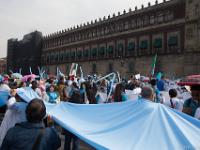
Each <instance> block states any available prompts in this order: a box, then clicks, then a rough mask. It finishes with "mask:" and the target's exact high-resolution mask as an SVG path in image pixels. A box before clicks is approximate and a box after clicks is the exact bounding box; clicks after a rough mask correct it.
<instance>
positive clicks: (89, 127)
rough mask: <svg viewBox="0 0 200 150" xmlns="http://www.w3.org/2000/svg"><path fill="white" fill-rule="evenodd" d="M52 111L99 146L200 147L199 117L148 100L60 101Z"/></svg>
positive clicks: (67, 126)
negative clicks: (100, 102)
mask: <svg viewBox="0 0 200 150" xmlns="http://www.w3.org/2000/svg"><path fill="white" fill-rule="evenodd" d="M50 114H51V115H52V116H53V119H54V120H55V121H56V122H58V123H59V124H60V125H61V126H62V127H64V128H65V129H67V130H69V131H71V132H73V133H74V134H76V135H77V136H78V137H79V138H81V139H82V140H84V141H86V142H87V143H89V144H90V145H92V146H94V147H95V148H97V149H112V150H122V149H126V150H133V149H139V150H142V149H144V150H146V149H153V150H160V149H198V148H200V142H199V139H200V121H198V120H196V119H193V118H191V117H189V116H188V115H185V114H183V113H179V112H177V111H174V110H172V109H170V108H168V107H166V106H164V105H162V104H156V103H152V102H150V101H148V100H137V101H135V102H133V101H129V102H124V103H115V104H99V105H77V104H69V103H61V104H58V105H57V106H56V107H54V108H53V110H51V112H50Z"/></svg>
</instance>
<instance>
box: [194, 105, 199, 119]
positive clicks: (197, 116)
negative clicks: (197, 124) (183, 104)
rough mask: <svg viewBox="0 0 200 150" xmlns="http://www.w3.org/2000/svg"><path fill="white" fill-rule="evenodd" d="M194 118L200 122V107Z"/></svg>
mask: <svg viewBox="0 0 200 150" xmlns="http://www.w3.org/2000/svg"><path fill="white" fill-rule="evenodd" d="M194 117H195V118H197V119H199V120H200V107H199V108H197V110H196V113H195V115H194Z"/></svg>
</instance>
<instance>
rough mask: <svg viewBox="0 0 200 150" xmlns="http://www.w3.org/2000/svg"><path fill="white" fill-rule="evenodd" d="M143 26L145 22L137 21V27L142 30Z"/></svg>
mask: <svg viewBox="0 0 200 150" xmlns="http://www.w3.org/2000/svg"><path fill="white" fill-rule="evenodd" d="M142 26H143V21H142V20H141V19H140V18H138V19H137V27H138V28H140V27H142Z"/></svg>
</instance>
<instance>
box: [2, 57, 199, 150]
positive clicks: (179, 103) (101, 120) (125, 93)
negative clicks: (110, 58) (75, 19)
mask: <svg viewBox="0 0 200 150" xmlns="http://www.w3.org/2000/svg"><path fill="white" fill-rule="evenodd" d="M156 57H157V56H155V61H156ZM152 67H153V68H154V69H155V65H152ZM78 68H79V67H78V64H72V67H71V69H70V74H69V76H65V75H64V74H63V73H62V72H61V71H60V70H59V68H57V74H56V76H54V77H48V75H45V71H44V70H41V69H40V68H39V75H34V74H32V72H31V69H30V75H25V76H22V75H21V74H20V73H11V74H9V75H1V76H0V108H1V111H3V110H4V111H5V116H4V119H3V122H2V123H1V126H0V133H1V134H0V146H1V145H3V146H2V148H1V149H7V148H5V143H6V142H5V141H6V140H5V139H6V138H5V137H6V135H7V134H8V133H9V132H8V133H7V131H9V130H10V129H12V127H14V126H15V124H17V123H21V122H26V121H27V114H26V113H27V112H26V109H27V105H29V103H30V102H31V100H32V99H40V100H42V101H43V102H44V103H45V106H46V109H47V113H48V116H51V119H45V121H44V122H45V124H46V126H48V125H47V124H48V123H49V122H52V120H53V121H54V122H55V123H56V124H58V125H59V126H61V127H62V128H63V129H62V130H63V131H62V133H63V134H64V135H65V149H66V150H67V149H70V145H71V144H70V142H71V141H72V142H73V144H72V146H73V147H74V149H78V147H79V144H78V141H79V138H81V139H82V140H84V141H85V142H87V143H89V144H90V145H92V146H93V147H95V148H97V149H123V146H125V147H124V149H141V148H142V146H144V144H146V146H145V147H146V148H147V147H148V146H152V148H153V149H159V147H157V146H158V145H159V144H158V145H156V143H154V142H153V140H152V141H151V142H150V141H149V142H150V143H145V141H146V140H145V138H144V137H149V138H150V137H153V136H156V138H157V137H158V136H160V137H162V136H163V138H164V139H163V140H166V141H165V142H163V143H162V144H160V145H163V146H166V147H167V149H171V148H178V147H180V146H182V147H184V146H189V148H191V149H196V148H199V147H200V142H196V139H194V138H192V137H191V135H190V134H189V133H186V131H183V129H184V128H185V130H186V129H187V131H190V132H191V133H193V136H194V135H195V136H196V138H200V137H199V136H200V121H199V120H200V84H198V82H195V83H197V84H195V83H194V84H191V85H190V88H188V87H187V86H184V85H178V83H180V82H179V81H174V80H173V81H172V80H169V79H166V78H165V77H164V75H163V74H162V73H158V74H157V76H156V77H155V78H153V76H154V69H153V72H152V74H151V75H152V76H151V77H150V78H149V77H145V76H141V75H140V74H137V75H133V76H131V77H130V78H129V79H128V80H127V79H121V78H120V75H119V73H111V74H108V75H106V76H104V77H100V76H98V75H96V74H95V75H87V76H84V75H83V70H82V68H81V67H80V72H81V75H80V76H77V74H76V73H77V69H78ZM145 87H149V88H150V91H151V90H152V91H153V95H152V97H149V98H144V97H143V96H142V93H143V94H145V92H146V94H148V90H149V89H148V88H147V89H146V91H145ZM141 99H145V101H143V100H141ZM147 99H148V100H147ZM146 101H147V102H146ZM149 101H151V103H149ZM36 103H37V102H36ZM71 103H75V104H71ZM108 103H109V104H108ZM83 104H84V105H83ZM97 104H98V105H97ZM30 105H31V104H30ZM38 105H39V104H38ZM152 109H153V110H155V112H154V113H151V112H152ZM118 111H120V112H118ZM148 113H149V116H146V117H144V116H145V115H147V114H148ZM184 113H185V114H187V115H185V114H184ZM150 114H151V115H150ZM165 117H166V118H165ZM192 117H193V118H192ZM46 118H48V117H46ZM181 118H183V119H181ZM152 119H153V120H155V122H154V123H152V124H151V125H150V123H149V122H151V120H152ZM173 119H175V120H176V122H177V124H176V123H175V122H174V120H173ZM170 120H171V121H170ZM172 120H173V121H172ZM109 121H110V123H109ZM142 121H145V122H147V124H146V130H143V131H141V132H142V133H140V132H139V130H138V129H135V128H138V127H139V126H141V124H139V123H142ZM168 123H172V124H171V126H172V127H171V130H174V131H175V129H176V128H178V129H177V130H179V131H177V130H176V132H175V133H173V136H172V139H173V138H174V139H173V140H175V141H173V140H170V139H168V138H167V136H169V135H170V134H172V133H171V131H170V129H168V128H169V127H167V124H168ZM161 124H162V125H161ZM163 124H164V125H163ZM93 125H94V126H93ZM122 125H123V126H122ZM153 125H154V127H153ZM180 125H182V126H180ZM24 126H26V124H25V125H24ZM155 126H156V127H157V129H158V130H160V131H159V132H163V133H159V135H156V133H157V132H155V131H154V130H155ZM160 126H162V128H165V129H161V128H160ZM131 129H133V130H134V131H135V130H138V132H136V131H135V134H134V132H133V135H132V136H131V137H132V139H131V138H129V139H127V137H128V136H127V135H128V134H129V132H131ZM162 130H163V131H162ZM115 131H118V132H119V133H118V132H115ZM145 131H146V132H149V134H147V133H145ZM150 131H152V133H150ZM153 132H155V134H154V133H153ZM165 132H166V133H165ZM167 132H169V133H167ZM126 134H127V135H126ZM141 134H143V136H144V137H143V138H142V139H143V140H144V141H138V144H136V143H132V140H133V141H134V140H137V137H138V136H141ZM167 134H169V135H167ZM120 135H121V138H122V139H123V138H124V140H122V139H121V140H120ZM181 135H182V137H181ZM115 136H116V139H117V140H118V141H115V140H113V141H110V139H111V137H115ZM164 136H166V137H164ZM190 138H191V139H190ZM36 139H38V138H36ZM142 139H140V140H142ZM192 139H193V142H192V141H190V140H192ZM36 141H37V140H36ZM58 141H59V140H58ZM128 141H129V143H128ZM154 141H155V139H154ZM186 141H187V142H186ZM171 142H172V143H173V142H174V144H173V145H170V144H169V145H165V144H166V143H171ZM2 143H3V144H2ZM184 143H185V145H183V144H184ZM54 144H55V143H54ZM131 144H135V146H133V145H131ZM33 145H35V144H33ZM58 145H59V142H57V146H55V147H54V148H55V149H57V148H58V147H59V146H58ZM143 149H145V148H144V147H143Z"/></svg>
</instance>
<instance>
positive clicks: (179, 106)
mask: <svg viewBox="0 0 200 150" xmlns="http://www.w3.org/2000/svg"><path fill="white" fill-rule="evenodd" d="M172 103H173V105H174V109H176V110H178V111H180V112H182V110H183V103H184V102H183V101H182V100H180V99H178V98H177V97H174V98H172ZM164 105H166V106H168V107H171V102H170V99H165V100H164Z"/></svg>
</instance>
